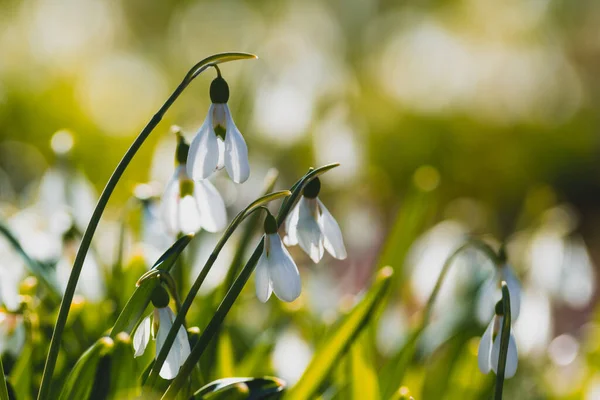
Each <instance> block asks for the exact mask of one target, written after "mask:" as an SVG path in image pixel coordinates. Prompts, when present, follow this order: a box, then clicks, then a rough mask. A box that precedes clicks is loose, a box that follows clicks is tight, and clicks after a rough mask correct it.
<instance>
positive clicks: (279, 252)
mask: <svg viewBox="0 0 600 400" xmlns="http://www.w3.org/2000/svg"><path fill="white" fill-rule="evenodd" d="M265 228H266V229H265V236H264V240H265V243H264V247H263V252H262V255H261V256H260V259H259V260H258V263H257V265H256V276H255V283H256V296H257V297H258V299H259V300H260V301H262V302H263V303H265V302H266V301H267V300H269V297H271V292H275V295H276V296H277V297H278V298H279V299H281V300H283V301H288V302H291V301H294V300H296V299H297V298H298V296H300V291H301V290H302V284H301V283H300V274H299V273H298V267H296V263H295V262H294V260H293V259H292V256H290V253H289V252H288V251H287V249H286V248H285V247H284V246H283V243H281V239H280V238H279V234H278V233H277V224H276V222H275V219H274V218H273V216H271V215H269V216H267V219H266V220H265Z"/></svg>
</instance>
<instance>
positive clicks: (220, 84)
mask: <svg viewBox="0 0 600 400" xmlns="http://www.w3.org/2000/svg"><path fill="white" fill-rule="evenodd" d="M210 97H211V101H212V104H211V105H210V108H209V109H208V115H207V116H206V119H205V120H204V123H203V124H202V126H201V127H200V129H199V130H198V133H197V134H196V136H195V137H194V139H193V140H192V143H191V146H190V150H189V155H188V162H187V172H188V174H189V175H190V176H191V177H192V178H193V179H194V180H202V179H206V178H208V177H209V176H210V175H211V174H212V173H213V172H214V171H216V170H217V169H221V168H223V166H225V169H226V170H227V174H229V177H230V178H231V179H232V180H233V181H234V182H235V183H243V182H245V181H246V180H247V179H248V176H250V165H249V164H248V147H247V146H246V142H245V141H244V138H243V136H242V134H241V133H240V131H239V129H238V128H237V126H235V123H234V122H233V118H232V117H231V112H230V111H229V107H228V106H227V100H228V99H229V87H228V86H227V83H226V82H225V80H224V79H223V78H221V77H220V76H219V77H217V78H216V79H215V80H214V81H213V82H212V84H211V86H210ZM217 128H219V129H218V133H217ZM223 131H224V134H223Z"/></svg>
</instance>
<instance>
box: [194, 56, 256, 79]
mask: <svg viewBox="0 0 600 400" xmlns="http://www.w3.org/2000/svg"><path fill="white" fill-rule="evenodd" d="M256 58H258V56H257V55H255V54H251V53H240V52H229V53H219V54H214V55H212V56H209V57H206V58H205V59H204V60H202V61H200V62H199V63H198V64H196V65H194V66H193V67H192V68H191V69H190V72H188V75H186V77H185V80H188V81H191V80H192V79H194V78H195V77H197V76H198V75H199V74H201V73H202V71H204V70H205V69H206V68H208V67H211V66H213V65H217V64H222V63H226V62H230V61H235V60H249V59H256Z"/></svg>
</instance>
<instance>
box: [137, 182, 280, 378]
mask: <svg viewBox="0 0 600 400" xmlns="http://www.w3.org/2000/svg"><path fill="white" fill-rule="evenodd" d="M289 194H290V192H288V191H287V190H285V191H280V192H275V193H272V194H269V195H266V196H263V197H261V198H260V199H259V200H257V201H255V202H253V203H252V204H251V205H250V206H248V207H246V208H245V209H243V210H242V211H240V212H239V214H238V215H236V217H235V218H234V219H233V220H232V221H231V223H230V224H229V226H228V227H227V229H226V230H225V232H224V233H223V236H221V239H219V242H218V243H217V245H216V246H215V248H214V250H213V251H212V253H211V254H210V257H208V260H206V263H205V264H204V267H203V268H202V270H201V271H200V273H199V274H198V277H197V278H196V281H195V282H194V284H193V285H192V287H191V289H190V291H189V292H188V294H187V296H186V298H185V300H184V301H183V304H182V305H181V309H180V310H179V311H178V312H177V316H176V317H175V321H173V325H172V326H171V329H170V330H169V333H168V334H167V337H166V339H165V342H164V343H163V346H162V348H161V350H160V353H159V354H158V356H157V357H156V360H155V362H154V365H153V366H152V370H151V371H150V375H149V376H148V379H146V382H145V384H144V386H145V387H148V388H152V387H153V386H154V384H155V383H156V380H157V378H158V373H159V371H160V369H161V368H162V366H163V364H164V362H165V360H166V359H167V355H168V354H169V351H170V349H171V346H172V345H173V342H174V341H175V337H176V336H177V332H178V331H179V328H180V327H181V325H183V323H184V321H185V317H186V315H187V312H188V311H189V309H190V307H191V306H192V303H193V302H194V299H195V298H196V295H197V294H198V291H199V290H200V287H201V286H202V284H203V283H204V279H206V276H207V275H208V273H209V271H210V269H211V268H212V266H213V264H214V263H215V261H216V260H217V257H218V256H219V253H220V252H221V250H222V249H223V246H225V243H227V241H228V240H229V238H230V237H231V235H232V234H233V232H235V230H236V228H237V227H238V226H239V225H240V224H241V223H242V221H244V219H245V218H246V217H248V216H250V215H252V213H254V211H257V210H262V209H263V208H264V207H263V206H262V204H263V201H264V200H262V199H268V201H271V200H275V199H277V198H280V197H281V196H283V195H285V196H287V195H289Z"/></svg>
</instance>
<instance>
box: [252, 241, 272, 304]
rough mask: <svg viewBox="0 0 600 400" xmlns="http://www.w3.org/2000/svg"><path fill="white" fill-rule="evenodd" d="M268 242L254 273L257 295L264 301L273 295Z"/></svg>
mask: <svg viewBox="0 0 600 400" xmlns="http://www.w3.org/2000/svg"><path fill="white" fill-rule="evenodd" d="M266 246H267V242H265V248H264V249H263V252H262V255H261V256H260V258H259V259H258V263H257V264H256V271H255V273H254V283H255V284H256V297H258V299H259V300H260V301H262V302H263V303H266V302H267V300H269V297H271V291H272V288H271V280H270V278H269V261H268V260H267V251H266Z"/></svg>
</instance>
